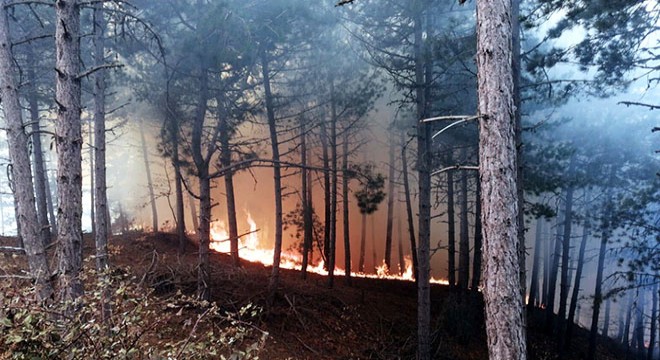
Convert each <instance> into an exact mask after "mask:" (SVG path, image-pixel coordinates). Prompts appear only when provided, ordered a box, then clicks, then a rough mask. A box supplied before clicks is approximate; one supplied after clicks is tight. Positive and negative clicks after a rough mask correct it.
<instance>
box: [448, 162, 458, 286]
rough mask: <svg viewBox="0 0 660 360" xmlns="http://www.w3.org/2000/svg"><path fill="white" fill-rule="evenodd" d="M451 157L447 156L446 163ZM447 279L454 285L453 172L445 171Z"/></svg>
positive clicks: (454, 224) (454, 227) (454, 226)
mask: <svg viewBox="0 0 660 360" xmlns="http://www.w3.org/2000/svg"><path fill="white" fill-rule="evenodd" d="M452 161H453V158H452V156H451V155H449V157H448V162H447V163H448V164H451V162H452ZM447 280H448V281H449V286H450V287H454V286H456V220H455V214H454V172H453V171H447Z"/></svg>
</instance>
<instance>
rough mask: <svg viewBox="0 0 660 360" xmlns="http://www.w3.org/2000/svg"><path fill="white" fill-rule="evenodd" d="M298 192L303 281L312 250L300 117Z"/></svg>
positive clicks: (304, 129) (304, 141) (304, 130)
mask: <svg viewBox="0 0 660 360" xmlns="http://www.w3.org/2000/svg"><path fill="white" fill-rule="evenodd" d="M299 126H300V163H301V165H302V168H301V169H300V181H301V184H300V190H301V193H302V196H301V197H302V210H303V254H302V255H303V258H302V269H301V275H302V278H303V279H307V266H308V265H309V262H310V251H311V250H312V245H313V244H312V241H313V240H312V231H313V229H312V226H314V225H313V223H312V222H313V221H314V220H313V218H312V209H311V208H310V204H309V191H308V190H309V187H308V186H307V182H308V181H309V180H308V177H309V171H308V170H307V127H306V126H305V118H304V117H302V116H301V117H300V123H299Z"/></svg>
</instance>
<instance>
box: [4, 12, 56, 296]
mask: <svg viewBox="0 0 660 360" xmlns="http://www.w3.org/2000/svg"><path fill="white" fill-rule="evenodd" d="M6 3H7V1H3V2H2V3H0V98H1V99H2V103H3V104H2V105H3V110H4V115H5V121H6V126H7V140H8V142H9V157H10V159H11V163H12V172H13V175H14V191H15V194H16V200H17V207H18V211H17V213H18V214H17V215H18V217H17V219H16V220H17V223H20V224H21V226H20V235H21V238H22V239H23V247H24V249H25V254H26V255H27V260H28V266H29V268H30V275H31V276H32V278H33V279H34V282H35V286H36V290H37V293H38V295H39V298H40V299H41V300H42V301H46V300H48V299H50V298H51V296H52V294H53V287H52V284H51V282H50V271H49V269H48V260H47V258H46V251H45V249H44V242H43V241H42V238H41V236H40V231H39V230H40V226H39V222H38V217H37V211H36V208H35V204H34V201H35V199H34V189H33V187H32V186H33V185H32V172H31V169H30V155H29V153H28V146H27V143H28V138H27V135H26V134H25V131H24V130H23V116H22V114H21V105H20V102H19V97H18V87H17V83H16V80H15V78H14V75H15V73H14V71H15V70H16V68H15V67H14V59H13V55H12V52H11V42H10V35H9V21H8V19H7V13H6V8H5V5H6Z"/></svg>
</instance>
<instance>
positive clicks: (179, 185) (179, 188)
mask: <svg viewBox="0 0 660 360" xmlns="http://www.w3.org/2000/svg"><path fill="white" fill-rule="evenodd" d="M174 149H175V150H174V151H173V152H172V166H174V176H175V179H174V192H175V193H176V234H177V238H178V242H179V247H178V251H179V254H180V255H181V254H183V253H184V252H185V251H186V242H187V240H186V212H185V209H184V203H183V176H182V174H181V162H180V160H179V145H178V144H177V145H174ZM193 206H194V205H193Z"/></svg>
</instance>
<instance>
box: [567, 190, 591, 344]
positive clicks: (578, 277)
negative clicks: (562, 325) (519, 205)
mask: <svg viewBox="0 0 660 360" xmlns="http://www.w3.org/2000/svg"><path fill="white" fill-rule="evenodd" d="M585 197H586V201H585V204H589V203H590V194H589V193H588V192H587V194H586V195H585ZM587 206H588V205H587ZM590 232H591V221H590V214H589V213H588V212H586V213H585V216H584V225H583V226H582V239H581V240H580V250H579V251H578V260H577V268H576V269H575V280H574V281H573V293H572V294H571V306H570V308H569V309H568V319H567V320H566V336H565V343H566V347H568V345H569V344H570V342H571V339H572V336H573V328H574V327H575V325H574V324H575V312H576V309H577V302H578V295H579V294H580V283H581V282H582V270H583V269H584V253H585V251H586V248H587V239H588V238H589V235H590ZM578 320H579V318H578Z"/></svg>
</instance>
